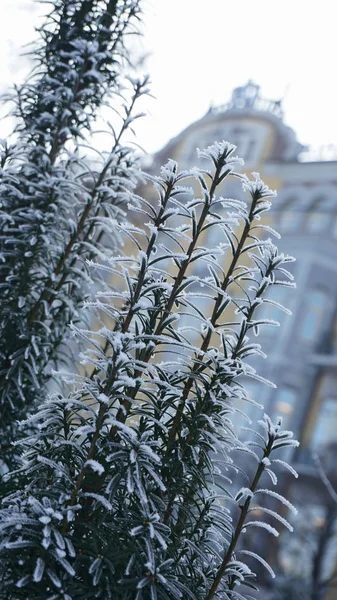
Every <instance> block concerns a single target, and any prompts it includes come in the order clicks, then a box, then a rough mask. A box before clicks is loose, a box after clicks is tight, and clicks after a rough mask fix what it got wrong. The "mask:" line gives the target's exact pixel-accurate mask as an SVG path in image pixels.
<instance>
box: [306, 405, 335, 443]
mask: <svg viewBox="0 0 337 600" xmlns="http://www.w3.org/2000/svg"><path fill="white" fill-rule="evenodd" d="M336 440H337V398H330V397H327V398H324V400H323V401H322V403H321V406H320V410H319V415H318V417H317V420H316V423H315V426H314V429H313V432H312V438H311V448H312V449H313V450H318V449H319V448H322V447H323V446H328V445H329V444H331V443H332V442H335V441H336Z"/></svg>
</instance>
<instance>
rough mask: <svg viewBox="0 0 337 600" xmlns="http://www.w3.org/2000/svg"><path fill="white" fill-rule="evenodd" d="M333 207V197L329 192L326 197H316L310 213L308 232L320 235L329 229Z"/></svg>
mask: <svg viewBox="0 0 337 600" xmlns="http://www.w3.org/2000/svg"><path fill="white" fill-rule="evenodd" d="M332 207H333V204H331V196H330V194H329V193H328V192H327V194H326V195H321V196H318V197H316V198H315V199H314V201H313V203H312V205H311V207H310V209H309V212H308V217H307V224H306V226H307V230H308V231H310V232H311V233H320V232H321V231H325V230H327V229H329V226H330V222H331V209H332Z"/></svg>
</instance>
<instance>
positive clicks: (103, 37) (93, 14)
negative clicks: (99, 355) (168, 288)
mask: <svg viewBox="0 0 337 600" xmlns="http://www.w3.org/2000/svg"><path fill="white" fill-rule="evenodd" d="M46 4H49V5H50V13H49V15H48V16H47V17H46V19H45V22H44V24H43V25H42V27H41V28H40V30H39V38H38V41H37V42H36V44H35V47H34V49H33V50H32V52H31V58H32V60H33V64H34V68H33V71H32V73H31V75H30V77H29V79H28V80H27V82H26V83H24V84H23V85H22V86H20V87H18V88H17V89H16V90H15V91H14V92H13V94H12V95H11V98H10V99H11V101H12V102H13V103H14V108H13V110H12V114H13V115H14V116H15V117H16V123H17V126H16V129H15V131H14V132H13V135H12V136H11V140H10V141H9V142H8V143H6V142H2V146H1V148H0V150H1V152H0V161H1V163H0V390H1V391H0V406H1V424H0V440H1V442H0V444H1V454H0V457H1V463H2V464H1V468H2V471H6V469H8V468H9V467H11V468H13V465H14V462H13V461H14V459H15V456H13V452H12V446H11V442H12V441H13V440H15V439H16V438H17V436H18V435H19V432H18V429H17V421H18V420H19V419H23V418H25V417H26V416H27V414H29V411H30V410H31V409H32V407H33V406H34V405H35V406H36V405H37V403H38V402H39V401H40V400H41V399H42V398H43V397H44V394H45V385H46V383H47V382H48V380H49V379H50V376H51V366H53V365H54V366H55V364H58V362H59V361H60V360H65V361H66V362H67V363H69V360H70V358H69V356H70V355H69V349H70V347H71V344H69V334H68V331H69V327H68V326H69V324H70V322H71V321H75V322H76V321H78V320H79V319H80V318H81V315H80V310H81V307H82V306H83V300H84V299H85V298H86V297H87V296H88V295H89V297H91V298H92V297H93V293H92V291H91V290H92V287H93V278H92V277H91V276H90V274H89V273H88V269H87V265H86V260H88V259H92V258H93V257H95V256H97V254H99V253H100V251H101V249H102V248H103V249H104V252H105V253H106V252H107V245H110V247H111V248H113V247H114V245H115V236H114V234H113V230H114V223H115V220H116V219H120V218H124V217H123V216H122V215H123V205H124V206H125V204H126V202H127V199H128V194H129V189H130V188H131V189H132V188H133V187H134V186H135V184H136V181H137V172H138V170H139V168H138V165H137V161H136V159H135V157H134V153H133V151H132V149H131V148H130V147H125V146H123V135H124V133H125V131H126V130H128V129H129V128H130V126H131V124H132V121H133V120H134V119H135V118H136V117H137V114H135V112H134V107H135V106H134V105H135V103H136V102H137V99H138V98H139V96H141V95H142V94H143V93H144V92H146V81H139V82H138V81H132V82H131V84H130V85H129V88H130V87H131V97H130V98H129V100H126V104H125V106H124V109H123V114H122V115H121V118H122V123H121V126H120V129H119V130H114V129H111V133H112V136H113V142H112V147H111V150H110V151H109V152H106V153H103V154H102V155H100V157H99V159H98V161H96V166H97V165H98V167H97V169H96V168H95V169H94V168H93V167H92V165H90V162H88V161H87V160H85V156H84V153H85V148H86V147H87V145H88V144H89V143H90V135H91V131H92V124H93V122H94V121H95V118H96V116H97V111H98V110H99V109H100V107H101V106H102V105H104V103H106V102H107V100H109V102H110V104H111V103H112V106H117V105H119V104H120V102H119V100H118V98H119V97H120V95H121V93H122V92H123V85H124V84H123V72H124V71H125V67H126V66H127V62H128V53H127V51H126V49H125V38H126V36H127V35H128V34H130V33H132V32H134V31H136V32H137V30H135V24H136V23H137V21H138V19H139V14H140V8H139V2H138V1H137V0H50V1H48V2H47V3H46ZM98 216H99V219H98ZM66 340H68V341H66Z"/></svg>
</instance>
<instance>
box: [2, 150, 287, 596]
mask: <svg viewBox="0 0 337 600" xmlns="http://www.w3.org/2000/svg"><path fill="white" fill-rule="evenodd" d="M234 152H235V146H232V145H231V144H229V143H228V142H221V143H215V144H214V145H212V146H210V147H208V148H207V149H206V150H204V151H202V152H200V153H199V156H200V159H201V160H207V161H208V165H211V166H210V168H209V169H197V168H194V169H193V170H192V171H185V172H179V171H178V168H177V164H176V163H175V162H174V161H169V162H168V163H167V164H166V165H165V166H164V167H163V168H162V170H161V174H160V176H149V175H148V176H147V178H148V180H150V182H152V184H153V185H154V187H155V190H156V194H157V200H156V201H155V202H153V201H150V200H148V199H146V198H143V197H140V196H138V195H135V194H134V195H133V200H132V202H131V204H130V210H131V209H133V210H135V211H137V213H138V214H139V213H140V214H142V215H143V216H144V219H145V221H146V223H145V224H144V228H137V227H135V226H131V225H128V224H127V223H122V224H116V227H117V228H118V229H119V232H120V234H121V235H122V236H126V238H127V239H128V240H129V242H128V243H129V250H130V252H129V255H126V254H124V253H121V252H120V253H117V254H116V255H115V257H114V258H112V257H111V256H110V257H109V256H107V258H106V260H103V256H102V254H101V258H100V261H99V262H100V264H98V263H97V261H92V263H91V268H92V269H93V270H94V271H103V272H104V273H107V274H108V276H109V277H110V280H111V282H112V283H111V286H110V288H109V289H108V290H107V289H106V288H105V287H104V288H102V290H99V291H98V292H97V297H96V301H95V302H93V303H92V304H91V308H90V310H91V311H92V312H93V314H95V316H96V319H97V318H98V317H99V316H100V317H101V320H102V326H101V327H100V329H99V330H95V331H90V330H84V329H81V328H80V327H78V328H75V330H76V332H77V336H78V338H79V339H83V340H84V341H85V342H86V343H87V345H88V346H87V350H86V352H85V353H83V355H82V362H83V364H85V365H86V367H87V371H86V372H87V374H86V375H81V374H77V375H74V376H73V378H72V379H71V380H70V383H71V385H72V390H71V392H70V393H69V394H65V395H63V396H62V395H55V396H53V397H51V398H49V399H47V400H46V401H45V402H43V403H42V404H41V405H40V407H39V410H38V411H37V412H36V413H35V414H34V415H32V416H31V417H30V418H29V419H28V422H27V423H26V424H25V427H28V428H29V429H31V430H32V434H31V435H28V436H27V437H26V438H25V439H23V440H21V441H20V442H19V443H18V448H19V449H20V451H22V452H23V455H22V466H21V468H20V470H19V472H17V473H14V474H12V475H11V476H10V477H9V481H11V478H12V479H13V480H16V478H17V477H18V474H19V475H20V478H22V479H23V481H24V482H25V483H24V486H23V487H22V489H14V490H13V491H12V492H11V493H8V494H7V497H6V498H5V500H4V503H3V510H2V512H1V522H0V531H1V535H0V554H1V579H0V581H1V584H0V585H1V586H2V587H1V592H2V596H1V597H2V598H3V599H4V600H13V599H14V598H15V599H16V600H19V599H23V598H24V599H25V600H38V599H40V600H42V599H43V600H47V599H48V600H60V598H63V599H64V600H75V599H79V598H85V599H86V600H90V599H91V598H102V599H103V598H104V600H108V599H113V600H177V599H179V598H180V599H184V600H187V599H189V598H190V599H194V600H212V599H213V598H218V599H220V598H221V599H222V600H224V599H231V600H232V599H234V598H235V599H237V600H239V599H244V598H249V597H250V595H249V589H250V587H254V574H253V572H252V571H251V569H250V568H249V567H248V566H247V564H246V562H245V559H246V557H247V556H248V558H249V560H250V559H252V558H253V559H254V560H255V559H256V560H258V561H260V562H262V564H263V565H264V566H265V567H266V568H267V569H269V571H270V567H269V566H268V565H267V563H266V562H265V561H264V559H263V558H261V557H259V556H258V555H256V554H253V553H252V552H250V551H249V550H246V549H245V531H247V530H248V529H250V528H251V527H257V528H264V529H267V530H268V531H269V532H270V533H271V534H273V535H278V531H277V529H276V528H275V527H274V526H272V525H270V524H269V522H268V523H267V522H264V521H261V520H257V519H256V518H254V510H259V513H260V512H261V511H264V512H266V513H267V516H268V518H272V519H274V520H275V523H276V524H278V523H280V524H281V525H285V526H287V527H290V525H289V524H288V523H287V521H286V520H285V519H284V517H282V516H280V515H278V513H277V512H275V511H272V510H271V509H269V508H267V507H266V506H264V505H263V499H264V497H265V496H268V495H271V496H272V497H273V499H276V500H277V501H280V502H283V503H285V504H286V507H287V508H288V509H289V510H295V509H294V507H292V505H291V504H290V503H289V502H288V501H287V500H286V499H284V498H283V497H282V496H281V495H280V494H278V493H277V492H275V491H274V490H273V486H275V485H276V483H277V477H276V475H275V470H276V469H277V468H278V467H279V466H280V465H281V466H282V465H283V467H284V468H286V469H289V470H290V471H291V472H292V473H293V474H295V472H294V471H293V469H292V468H291V467H290V466H289V465H288V464H287V463H285V462H283V461H282V460H281V458H280V457H279V451H280V449H282V448H285V447H289V446H294V445H296V442H295V441H294V440H293V437H292V434H291V432H288V431H283V430H282V425H281V420H277V422H276V423H273V422H272V421H271V420H270V418H269V417H268V416H267V415H264V417H263V418H262V419H260V421H259V426H260V431H255V430H254V429H252V431H251V433H252V435H253V436H254V440H252V439H251V438H249V439H247V437H246V436H245V434H244V433H243V432H242V430H241V429H240V430H239V433H237V432H236V430H235V429H234V427H233V425H232V420H233V418H234V417H235V413H236V410H237V408H238V407H241V405H242V402H243V403H249V402H251V400H250V399H249V396H248V393H247V391H246V389H245V385H244V384H245V381H246V379H247V378H254V379H258V380H260V381H261V380H262V381H264V380H263V378H262V377H261V376H260V375H259V374H258V373H257V372H256V371H255V369H254V368H253V366H252V365H251V364H250V363H249V361H250V357H252V356H253V355H256V354H258V355H263V352H262V350H261V348H260V346H259V344H257V343H255V342H253V341H252V340H251V334H252V333H255V334H257V333H258V330H259V328H260V327H264V326H273V325H275V324H276V323H275V322H268V321H266V320H264V319H262V318H260V317H259V307H260V306H261V304H263V302H265V301H268V298H266V293H267V292H268V289H269V288H270V286H273V285H287V286H289V285H290V286H292V285H293V282H292V276H291V274H290V273H289V272H288V270H287V268H286V266H287V263H289V262H290V261H292V260H293V259H292V258H291V257H289V256H285V255H283V254H280V253H279V252H278V250H277V247H276V246H275V245H274V243H273V242H272V241H271V239H265V237H263V236H259V232H262V234H264V233H265V231H266V230H268V227H266V226H264V225H262V224H261V215H262V213H264V212H265V211H268V210H269V208H270V201H269V198H270V197H271V196H273V195H274V193H273V192H271V191H270V190H269V189H268V188H267V186H265V185H264V183H263V182H262V181H261V180H260V179H259V176H258V175H257V174H254V178H253V180H249V179H248V178H247V177H246V176H243V175H239V174H238V173H236V172H235V168H236V166H237V165H238V164H240V160H239V159H237V157H235V156H234ZM233 176H234V177H236V179H237V180H241V182H242V186H243V189H244V190H245V192H246V194H247V202H243V201H238V200H234V199H228V198H223V197H222V196H221V193H220V191H221V185H222V183H223V181H224V180H225V179H226V178H228V177H233ZM186 181H187V184H190V183H191V182H192V184H193V185H194V186H196V185H198V188H199V189H198V191H197V192H195V191H193V189H191V188H190V187H186ZM144 195H145V194H144ZM100 218H101V217H100V216H98V217H97V219H98V220H99V219H100ZM103 221H104V223H105V222H106V220H105V219H103ZM269 234H270V235H274V234H275V232H273V231H272V230H270V229H269ZM219 237H220V240H221V241H220V242H219ZM213 240H215V242H216V243H213ZM217 240H218V241H217ZM130 245H131V248H130ZM200 265H206V267H207V275H206V276H203V277H200V276H199V275H198V267H199V266H200ZM205 298H206V299H207V301H208V303H209V304H210V305H211V306H212V312H211V314H210V315H209V316H208V315H207V314H205V310H204V309H203V306H204V304H203V300H204V299H205ZM280 308H282V307H280ZM90 373H91V375H90ZM68 381H69V378H68ZM265 383H269V382H265ZM234 450H235V451H238V452H243V453H244V455H245V456H246V457H247V463H248V462H249V461H253V462H254V461H255V463H256V466H255V471H254V475H253V477H251V478H248V480H247V484H246V486H245V487H240V488H239V489H238V485H237V484H236V483H235V477H232V475H235V471H236V469H237V465H236V463H235V460H234V459H235V455H236V452H233V451H234ZM295 475H296V474H295ZM268 481H269V483H270V485H268ZM270 572H271V571H270ZM247 589H248V592H247Z"/></svg>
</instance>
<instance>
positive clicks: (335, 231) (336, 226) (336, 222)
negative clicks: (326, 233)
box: [332, 216, 337, 238]
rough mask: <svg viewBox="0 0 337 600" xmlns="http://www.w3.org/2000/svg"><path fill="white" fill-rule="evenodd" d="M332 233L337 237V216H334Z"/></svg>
mask: <svg viewBox="0 0 337 600" xmlns="http://www.w3.org/2000/svg"><path fill="white" fill-rule="evenodd" d="M332 235H333V237H334V238H337V217H336V216H335V217H334V220H333V224H332Z"/></svg>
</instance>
